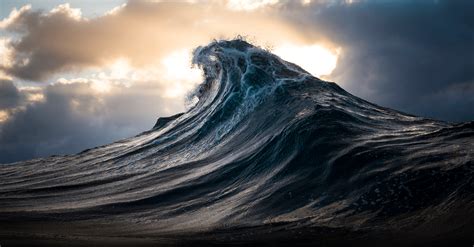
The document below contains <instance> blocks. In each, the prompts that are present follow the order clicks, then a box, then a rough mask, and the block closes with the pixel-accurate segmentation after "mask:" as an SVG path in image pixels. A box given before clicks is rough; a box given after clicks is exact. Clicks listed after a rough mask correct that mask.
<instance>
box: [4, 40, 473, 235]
mask: <svg viewBox="0 0 474 247" xmlns="http://www.w3.org/2000/svg"><path fill="white" fill-rule="evenodd" d="M193 63H195V64H196V65H198V66H199V67H201V68H202V70H203V72H204V75H205V81H204V82H203V83H202V84H201V85H200V87H199V88H198V89H197V90H196V92H194V96H195V97H197V98H199V101H198V102H197V103H196V105H194V106H193V107H192V108H191V109H190V110H189V111H187V112H185V113H183V114H178V115H176V116H172V117H168V118H161V119H159V120H158V121H157V124H156V125H155V127H154V128H153V129H152V130H151V131H148V132H145V133H142V134H140V135H138V136H136V137H133V138H130V139H127V140H123V141H119V142H116V143H112V144H110V145H106V146H102V147H97V148H94V149H90V150H86V151H83V152H81V153H79V154H76V155H68V156H54V157H49V158H43V159H35V160H31V161H25V162H19V163H13V164H5V165H1V166H0V178H1V180H0V222H2V223H0V225H2V227H1V229H2V230H1V231H0V232H1V233H0V234H1V235H0V236H17V235H21V234H33V235H34V234H37V235H38V234H40V235H41V234H42V236H43V235H47V236H50V235H52V234H60V235H68V236H69V235H71V236H75V235H77V236H89V237H94V236H97V237H104V236H105V237H117V236H121V237H124V236H125V237H133V238H153V237H156V236H178V235H179V236H209V234H210V235H212V234H214V233H215V234H217V233H219V232H227V233H229V234H224V235H225V236H226V237H225V239H227V240H229V239H232V237H229V238H227V237H228V236H229V235H232V233H233V232H239V234H240V235H241V236H247V237H245V238H249V237H248V236H249V234H251V233H252V232H254V233H256V234H258V233H259V231H260V233H261V232H265V234H266V236H269V237H268V238H270V239H271V238H272V236H273V235H272V234H273V233H274V232H277V234H276V235H275V236H280V235H281V234H280V233H282V232H296V231H303V232H305V231H306V230H308V229H344V231H343V232H337V233H334V234H336V235H338V234H339V235H340V236H342V237H343V238H344V236H351V234H350V232H363V233H364V234H367V233H369V234H370V233H371V232H381V233H384V234H385V233H389V234H396V233H403V234H405V233H406V234H411V233H413V234H414V236H420V238H422V239H423V238H426V239H436V238H440V237H441V238H442V237H443V236H455V237H456V236H457V237H460V238H468V239H469V238H470V236H469V234H468V233H469V232H471V231H472V229H473V223H474V212H473V211H474V210H473V208H474V179H473V175H474V161H473V154H474V123H473V122H468V123H461V124H451V123H446V122H441V121H435V120H431V119H424V118H421V117H416V116H411V115H407V114H404V113H401V112H397V111H394V110H391V109H387V108H383V107H380V106H377V105H374V104H371V103H369V102H367V101H364V100H362V99H360V98H357V97H355V96H353V95H351V94H349V93H347V92H346V91H344V90H343V89H341V88H340V87H339V86H337V85H336V84H335V83H332V82H326V81H322V80H319V79H318V78H315V77H313V76H312V75H310V74H309V73H308V72H306V71H304V70H303V69H301V68H300V67H298V66H297V65H294V64H291V63H288V62H286V61H283V60H282V59H280V58H279V57H277V56H275V55H273V54H271V53H269V52H267V51H265V50H262V49H260V48H256V47H254V46H252V45H250V44H248V43H246V42H245V41H242V40H232V41H216V42H213V43H211V44H209V45H207V46H204V47H199V48H197V49H196V50H195V51H194V58H193ZM236 229H238V230H236ZM246 229H248V230H246ZM255 229H260V230H258V231H256V230H255ZM261 229H265V230H261ZM272 229H273V230H272ZM321 231H323V230H321ZM321 231H320V232H321ZM325 231H326V230H325ZM308 232H309V230H308ZM348 232H349V233H348ZM48 234H50V235H48ZM206 234H208V235H206ZM278 234H280V235H278ZM334 234H333V235H334ZM283 235H284V236H286V235H285V234H283ZM329 235H331V234H323V235H317V234H315V233H314V232H313V233H312V234H309V235H308V234H306V235H305V236H304V238H303V239H305V241H306V240H308V239H309V240H311V239H313V238H320V239H324V238H325V236H329ZM212 236H214V235H212ZM331 236H332V235H331ZM354 236H359V235H357V234H355V235H354ZM286 237H288V236H286ZM229 241H230V240H229Z"/></svg>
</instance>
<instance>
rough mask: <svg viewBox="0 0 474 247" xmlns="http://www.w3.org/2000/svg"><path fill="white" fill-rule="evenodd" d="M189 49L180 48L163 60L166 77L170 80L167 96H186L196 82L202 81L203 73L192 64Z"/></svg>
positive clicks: (166, 91)
mask: <svg viewBox="0 0 474 247" xmlns="http://www.w3.org/2000/svg"><path fill="white" fill-rule="evenodd" d="M190 54H191V53H190V51H189V50H186V49H184V50H179V51H175V52H173V53H171V54H170V55H168V56H167V57H165V58H164V59H163V60H162V65H163V67H164V70H165V72H164V75H163V77H164V79H165V80H167V81H170V82H171V83H170V86H169V87H167V89H166V90H165V96H166V97H169V98H175V97H180V96H184V95H185V94H186V93H187V92H188V91H189V90H191V89H192V88H193V87H194V86H195V85H196V84H198V83H200V82H201V81H202V73H201V70H200V69H198V68H194V67H192V66H191V55H190Z"/></svg>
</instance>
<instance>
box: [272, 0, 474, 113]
mask: <svg viewBox="0 0 474 247" xmlns="http://www.w3.org/2000/svg"><path fill="white" fill-rule="evenodd" d="M277 11H279V13H280V15H281V16H285V17H286V18H287V19H288V20H289V21H290V22H292V23H294V25H295V26H296V27H298V28H299V29H300V31H301V32H303V33H305V34H306V35H308V36H309V37H310V38H312V39H317V38H325V39H329V40H330V42H331V43H335V44H338V45H339V46H341V47H342V52H341V54H340V56H339V57H338V64H337V67H336V69H335V70H334V71H333V72H332V75H331V76H329V79H330V80H333V81H336V82H337V83H339V84H341V85H342V86H343V87H344V88H345V89H346V90H348V91H350V92H352V93H353V94H355V95H358V96H360V97H362V98H364V99H367V100H369V101H373V102H375V103H378V104H381V105H384V106H388V107H391V108H395V109H398V110H403V111H406V112H409V113H412V114H416V115H422V116H427V117H433V118H437V119H444V120H451V121H466V120H474V119H473V116H474V107H472V106H473V104H472V95H474V91H473V87H472V84H473V83H474V19H473V18H472V16H474V2H472V1H417V2H412V1H397V2H393V1H389V2H387V1H382V2H380V1H360V2H353V3H352V4H348V3H347V1H346V2H342V3H337V2H332V3H328V2H321V1H313V2H312V3H310V4H306V5H301V4H295V3H294V2H291V3H287V4H286V5H284V7H281V6H280V8H279V9H278V10H277ZM460 85H469V86H460ZM458 88H463V90H460V91H459V90H458V91H456V92H458V93H453V92H454V91H453V90H457V89H458ZM468 95H471V96H468Z"/></svg>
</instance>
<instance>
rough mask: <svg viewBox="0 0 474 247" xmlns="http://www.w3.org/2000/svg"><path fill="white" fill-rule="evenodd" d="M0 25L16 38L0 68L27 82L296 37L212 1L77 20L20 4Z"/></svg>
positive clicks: (135, 4) (66, 11) (273, 20)
mask: <svg viewBox="0 0 474 247" xmlns="http://www.w3.org/2000/svg"><path fill="white" fill-rule="evenodd" d="M0 27H3V28H4V29H5V30H7V31H9V32H11V33H13V34H15V35H18V36H19V38H18V39H16V40H12V41H10V42H9V46H10V48H11V50H12V52H13V58H14V59H13V61H12V62H11V64H10V66H3V68H2V69H3V70H4V71H5V72H6V73H7V74H9V75H11V76H14V77H17V78H22V79H26V80H31V81H44V80H47V79H48V78H50V77H51V76H52V75H54V74H56V73H60V72H64V71H74V70H82V69H84V68H90V67H94V66H103V65H104V64H107V63H108V62H110V61H111V60H115V59H118V58H120V57H126V58H128V59H129V61H130V63H131V64H132V65H133V66H135V67H141V66H145V65H148V64H150V63H154V62H156V61H158V60H159V59H160V58H162V57H163V56H164V55H166V54H167V52H170V51H172V50H179V49H183V48H194V47H196V46H197V45H202V44H203V43H207V42H209V41H210V40H211V39H213V38H219V37H229V38H230V37H234V36H236V35H238V34H246V35H249V36H255V37H259V41H262V42H265V41H272V42H275V41H278V40H279V39H281V38H283V37H284V39H285V40H288V39H293V40H297V39H298V37H300V36H299V35H298V34H297V33H296V32H293V31H292V29H291V28H290V27H289V26H288V25H286V24H285V23H283V22H281V21H280V20H279V18H277V17H276V16H270V15H267V14H265V13H257V12H255V11H254V12H250V11H236V10H232V9H229V8H227V7H226V5H224V4H218V3H213V4H192V3H188V2H148V1H130V2H128V3H127V4H126V5H124V6H122V7H120V8H118V9H114V10H113V11H111V12H109V13H107V14H105V15H103V16H100V17H97V18H93V19H85V18H82V17H81V12H80V10H78V9H73V8H71V6H70V5H68V4H64V5H60V6H58V7H56V8H54V9H53V10H51V11H50V12H43V11H34V10H32V9H31V8H30V7H23V8H21V9H20V10H15V11H13V12H12V14H11V15H10V16H9V17H8V18H6V19H5V20H3V21H2V25H1V26H0Z"/></svg>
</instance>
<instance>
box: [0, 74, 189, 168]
mask: <svg viewBox="0 0 474 247" xmlns="http://www.w3.org/2000/svg"><path fill="white" fill-rule="evenodd" d="M158 92H160V88H157V86H156V84H154V83H144V84H141V85H135V86H131V87H124V86H115V87H114V88H112V89H111V91H110V92H109V93H108V94H100V93H97V92H96V91H95V90H94V89H93V88H92V87H91V84H90V83H72V84H60V83H58V84H55V85H51V86H48V87H46V88H45V89H44V100H43V101H41V102H35V103H32V104H28V105H27V106H26V108H25V109H22V110H18V111H16V112H15V114H13V115H12V116H10V117H9V118H8V119H7V120H6V122H4V123H3V124H2V125H0V163H7V162H13V161H18V160H24V159H31V158H35V157H44V156H48V155H53V154H70V153H75V152H79V151H81V150H83V149H86V148H91V147H95V146H98V145H101V144H107V143H110V142H112V141H115V140H117V139H121V138H125V137H129V136H133V135H136V134H138V133H140V132H142V131H144V130H148V129H150V128H151V127H152V126H153V124H154V122H155V120H156V115H153V114H150V112H149V109H156V112H157V115H168V114H170V113H169V112H167V111H166V109H164V108H163V107H162V106H163V105H164V100H163V98H162V97H161V96H160V95H159V94H158ZM168 107H169V108H174V109H179V108H180V102H176V103H175V104H174V105H170V104H168Z"/></svg>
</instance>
